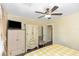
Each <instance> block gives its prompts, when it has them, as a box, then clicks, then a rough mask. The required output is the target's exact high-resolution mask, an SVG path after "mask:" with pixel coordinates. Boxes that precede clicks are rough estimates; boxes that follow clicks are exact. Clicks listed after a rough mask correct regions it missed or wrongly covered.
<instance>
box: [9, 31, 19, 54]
mask: <svg viewBox="0 0 79 59" xmlns="http://www.w3.org/2000/svg"><path fill="white" fill-rule="evenodd" d="M16 39H17V31H16V30H8V55H17V47H18V46H17V41H16Z"/></svg>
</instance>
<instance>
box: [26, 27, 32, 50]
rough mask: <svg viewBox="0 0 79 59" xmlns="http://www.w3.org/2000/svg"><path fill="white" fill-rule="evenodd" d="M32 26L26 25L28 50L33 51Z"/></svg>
mask: <svg viewBox="0 0 79 59" xmlns="http://www.w3.org/2000/svg"><path fill="white" fill-rule="evenodd" d="M32 39H33V37H32V25H26V49H32V44H31V40H32Z"/></svg>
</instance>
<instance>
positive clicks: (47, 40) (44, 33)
mask: <svg viewBox="0 0 79 59" xmlns="http://www.w3.org/2000/svg"><path fill="white" fill-rule="evenodd" d="M39 32H40V34H41V35H40V36H39V41H38V42H39V46H47V45H51V44H53V34H52V33H53V27H52V25H47V26H41V27H40V31H39Z"/></svg>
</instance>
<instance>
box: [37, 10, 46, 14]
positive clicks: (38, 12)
mask: <svg viewBox="0 0 79 59" xmlns="http://www.w3.org/2000/svg"><path fill="white" fill-rule="evenodd" d="M35 13H40V14H45V13H43V12H40V11H35Z"/></svg>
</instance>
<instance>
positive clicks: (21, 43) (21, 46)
mask: <svg viewBox="0 0 79 59" xmlns="http://www.w3.org/2000/svg"><path fill="white" fill-rule="evenodd" d="M17 34H18V37H17V42H18V47H17V54H22V53H25V31H24V30H18V31H17Z"/></svg>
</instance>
